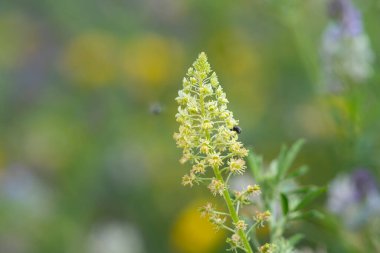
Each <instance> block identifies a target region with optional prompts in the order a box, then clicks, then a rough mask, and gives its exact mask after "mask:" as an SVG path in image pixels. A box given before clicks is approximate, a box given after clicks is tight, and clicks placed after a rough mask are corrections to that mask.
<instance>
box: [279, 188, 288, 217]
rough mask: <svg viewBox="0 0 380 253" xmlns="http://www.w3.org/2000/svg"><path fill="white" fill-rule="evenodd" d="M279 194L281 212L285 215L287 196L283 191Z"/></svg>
mask: <svg viewBox="0 0 380 253" xmlns="http://www.w3.org/2000/svg"><path fill="white" fill-rule="evenodd" d="M280 196H281V207H282V213H283V214H284V215H287V214H288V212H289V200H288V197H287V196H286V195H285V194H284V193H281V194H280Z"/></svg>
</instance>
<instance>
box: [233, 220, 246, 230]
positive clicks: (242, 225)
mask: <svg viewBox="0 0 380 253" xmlns="http://www.w3.org/2000/svg"><path fill="white" fill-rule="evenodd" d="M234 225H235V228H236V230H243V231H244V230H246V229H247V223H245V221H244V220H239V221H238V222H236V223H235V224H234Z"/></svg>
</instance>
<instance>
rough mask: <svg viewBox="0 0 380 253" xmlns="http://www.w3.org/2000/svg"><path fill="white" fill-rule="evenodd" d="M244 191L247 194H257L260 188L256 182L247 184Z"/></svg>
mask: <svg viewBox="0 0 380 253" xmlns="http://www.w3.org/2000/svg"><path fill="white" fill-rule="evenodd" d="M246 192H247V193H248V194H257V195H258V194H260V193H261V188H260V186H259V185H257V184H255V185H248V186H247V190H246Z"/></svg>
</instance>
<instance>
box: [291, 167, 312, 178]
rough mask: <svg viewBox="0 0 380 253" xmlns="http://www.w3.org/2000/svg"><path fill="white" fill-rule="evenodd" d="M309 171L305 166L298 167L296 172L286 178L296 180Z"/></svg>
mask: <svg viewBox="0 0 380 253" xmlns="http://www.w3.org/2000/svg"><path fill="white" fill-rule="evenodd" d="M308 171H309V167H307V166H306V165H303V166H301V167H299V168H298V169H297V170H295V171H293V172H292V173H290V174H289V175H288V176H287V177H286V178H287V179H291V178H296V177H300V176H303V175H305V174H306V173H307V172H308Z"/></svg>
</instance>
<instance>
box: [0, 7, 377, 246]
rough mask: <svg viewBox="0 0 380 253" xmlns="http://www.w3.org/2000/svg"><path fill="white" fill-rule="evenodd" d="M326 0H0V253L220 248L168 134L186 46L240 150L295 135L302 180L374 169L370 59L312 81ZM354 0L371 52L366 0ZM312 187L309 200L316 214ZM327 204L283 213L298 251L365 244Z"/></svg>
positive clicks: (372, 10)
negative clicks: (340, 81) (233, 123)
mask: <svg viewBox="0 0 380 253" xmlns="http://www.w3.org/2000/svg"><path fill="white" fill-rule="evenodd" d="M327 2H328V1H326V0H323V1H322V0H321V1H317V0H313V1H311V0H310V1H309V0H307V1H306V0H305V1H289V0H288V1H285V0H283V1H275V2H274V3H273V2H271V1H258V0H249V1H248V0H242V1H227V0H207V1H204V0H188V1H179V0H109V1H103V0H81V1H77V0H65V1H55V0H35V1H27V0H24V1H23V0H11V1H7V0H5V1H4V0H3V1H1V2H0V101H1V103H0V252H4V253H24V252H25V253H29V252H30V253H45V252H54V253H60V252H62V253H71V252H88V253H106V252H107V253H122V252H124V253H147V252H155V253H159V252H173V253H175V252H178V253H212V252H224V246H225V244H224V239H223V238H224V235H223V234H222V233H221V232H215V231H214V230H213V228H212V227H211V225H209V224H208V223H207V221H206V220H205V219H201V218H200V217H199V213H198V211H197V208H198V207H199V206H201V205H203V204H204V203H205V202H206V201H207V199H209V198H210V194H209V193H208V192H207V191H205V190H204V189H203V188H201V187H194V188H193V189H189V188H185V187H182V186H181V184H180V182H181V177H182V175H183V174H185V173H186V171H187V170H188V169H189V168H188V167H186V166H182V165H180V164H179V163H178V159H179V158H180V152H181V151H180V150H179V149H177V148H176V146H175V142H174V140H173V139H172V135H173V133H174V131H176V129H177V127H178V126H177V124H176V122H175V118H174V115H175V113H176V109H177V106H176V103H175V101H174V98H175V97H176V95H177V91H178V89H179V88H180V87H181V80H182V78H183V76H184V75H185V73H186V70H187V68H188V67H189V66H190V64H191V63H192V62H193V61H194V60H195V58H196V57H197V55H198V53H199V52H201V51H205V52H206V53H207V55H208V57H209V61H210V63H211V65H212V67H213V69H214V70H215V71H216V72H217V74H218V76H219V80H220V82H221V85H222V86H223V87H224V89H225V91H226V93H227V97H228V99H229V100H230V105H229V106H230V107H229V108H230V109H231V110H232V111H233V112H234V114H235V116H236V118H237V119H239V120H240V126H241V128H242V129H243V132H242V134H241V135H240V138H241V140H242V141H243V142H244V143H245V144H246V145H247V146H248V147H251V148H253V149H254V150H255V152H257V153H261V154H263V155H264V157H265V159H267V161H269V160H270V159H273V158H274V157H275V156H276V154H277V153H278V151H279V149H280V146H281V144H284V143H285V144H290V143H292V142H294V141H295V140H297V139H299V138H305V139H306V140H307V143H306V145H305V147H304V149H303V150H302V152H301V153H300V156H299V158H298V159H297V161H296V163H297V164H308V165H309V167H310V168H311V169H310V172H309V173H308V174H307V175H306V176H304V177H303V178H302V183H305V184H306V183H307V184H314V185H328V184H329V182H330V181H332V180H333V179H334V178H335V177H336V176H337V175H340V174H341V173H350V172H351V171H353V170H355V169H357V168H365V169H366V170H368V171H370V173H371V175H373V176H372V179H374V180H375V181H376V180H377V179H378V178H379V174H380V156H379V154H380V153H379V151H380V150H379V149H380V135H379V130H378V129H379V127H380V118H379V117H380V101H379V94H380V86H379V80H380V75H379V73H376V72H377V70H379V62H378V61H377V60H376V59H375V60H374V61H373V63H372V67H373V69H374V72H373V75H371V77H369V78H367V80H366V81H365V82H364V83H362V84H360V85H350V86H349V87H348V88H346V89H345V90H344V91H341V92H326V90H325V89H324V86H325V84H324V81H323V80H324V78H323V77H322V76H323V69H324V68H323V66H321V65H322V64H323V61H322V60H321V43H322V38H323V34H324V31H325V29H326V27H327V26H328V24H329V22H331V20H330V19H329V17H328V15H327V7H326V5H327ZM355 5H356V7H357V8H358V9H359V10H360V11H361V13H362V18H363V25H364V29H365V31H366V33H367V35H368V38H369V40H370V42H371V47H372V51H373V53H374V55H375V58H376V56H378V55H379V53H380V32H379V23H380V15H379V12H380V2H379V1H378V0H366V1H356V3H355ZM327 198H328V196H327V195H326V196H324V197H322V198H321V199H319V201H318V202H317V203H316V207H317V208H318V209H320V210H322V211H324V210H325V211H326V212H328V210H326V209H327V208H326V204H325V203H326V202H327V201H328V200H327ZM328 216H329V218H328V219H329V220H331V221H330V222H328V223H327V222H321V221H319V222H315V221H311V222H305V223H302V224H298V225H296V228H295V229H294V230H295V231H298V232H303V233H305V235H306V239H305V240H304V241H303V242H302V243H301V245H302V246H303V247H310V249H314V248H318V250H320V251H318V252H323V250H327V251H328V252H370V251H365V249H366V248H365V246H366V241H365V240H363V238H366V236H365V234H366V233H368V231H367V230H365V229H355V230H351V231H349V229H347V228H346V227H345V226H344V222H343V221H340V220H339V218H338V217H337V216H334V215H333V214H331V215H329V214H328ZM363 226H364V227H365V225H363ZM337 231H341V232H339V233H338V232H337ZM344 231H346V232H344ZM363 231H364V232H363ZM341 233H344V234H345V235H344V236H345V237H344V238H350V242H352V243H353V245H354V246H352V245H351V246H349V247H348V246H347V245H346V246H344V244H345V242H343V241H344V240H343V239H342V238H343V237H339V236H337V235H338V234H341ZM361 250H364V251H361ZM305 252H313V251H305ZM315 252H317V251H315ZM373 252H376V251H373Z"/></svg>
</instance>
